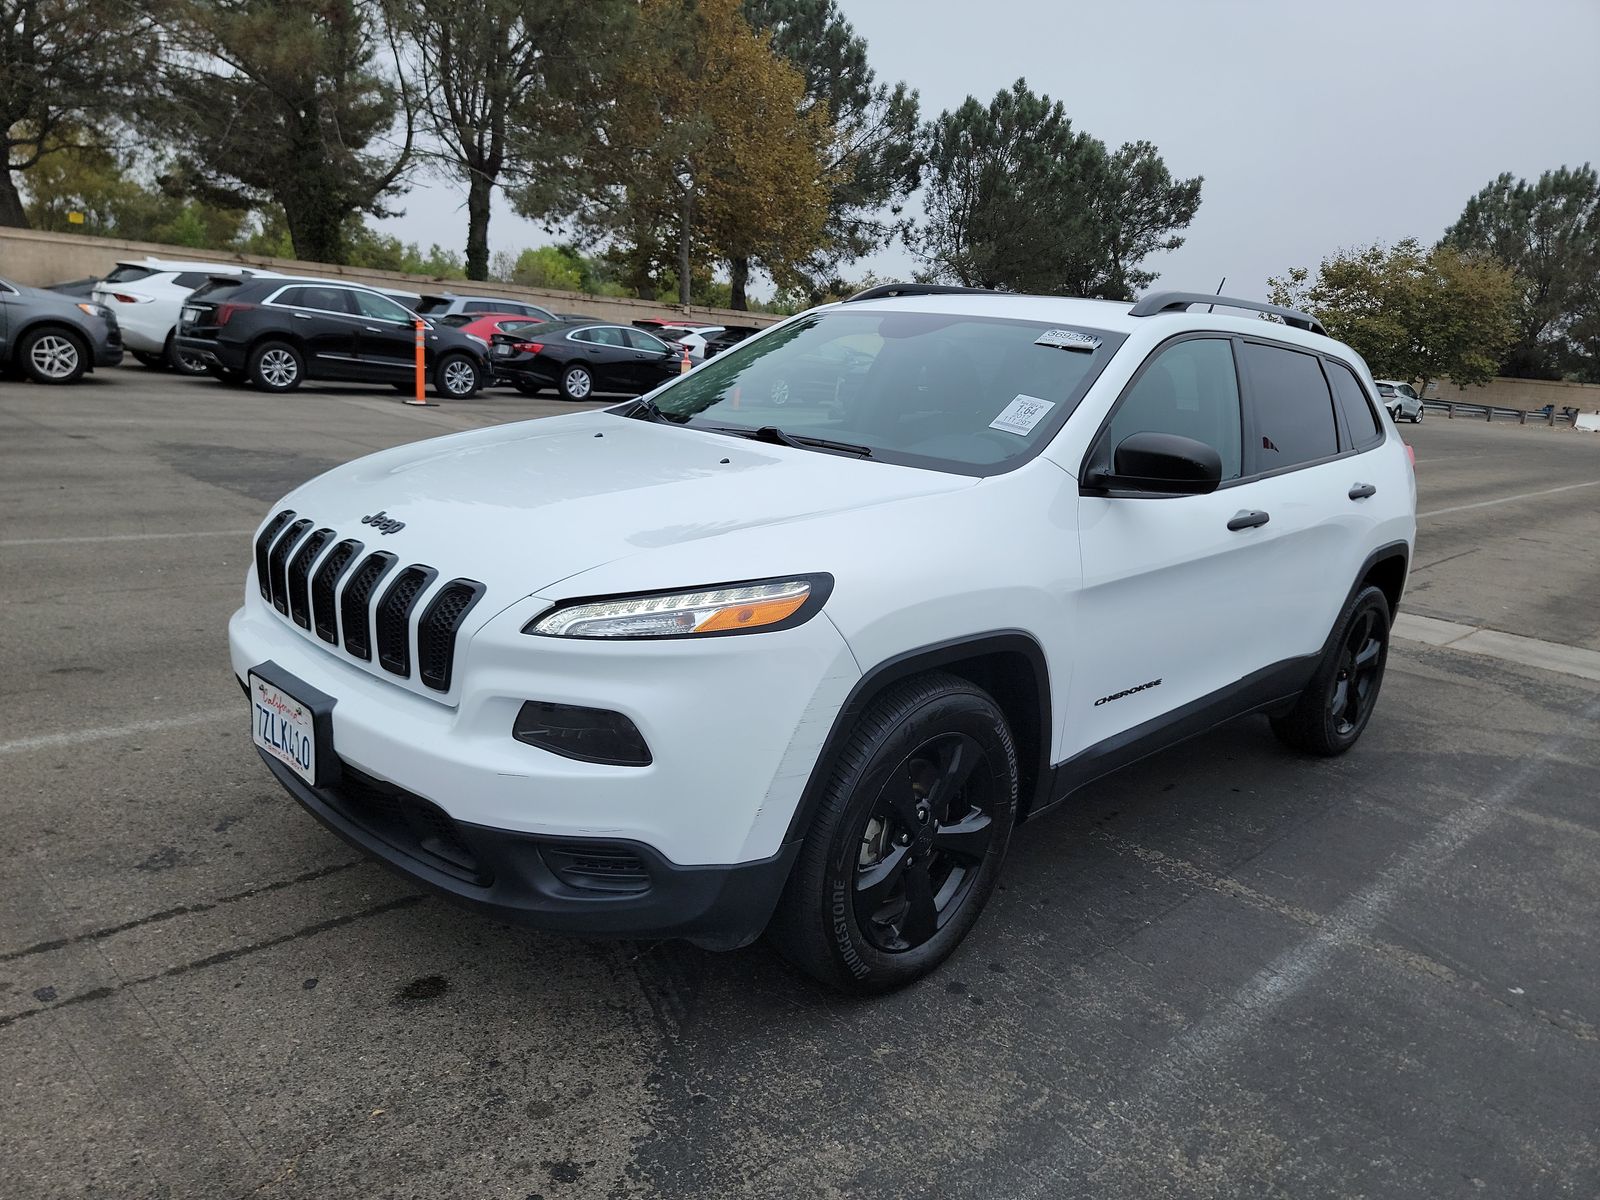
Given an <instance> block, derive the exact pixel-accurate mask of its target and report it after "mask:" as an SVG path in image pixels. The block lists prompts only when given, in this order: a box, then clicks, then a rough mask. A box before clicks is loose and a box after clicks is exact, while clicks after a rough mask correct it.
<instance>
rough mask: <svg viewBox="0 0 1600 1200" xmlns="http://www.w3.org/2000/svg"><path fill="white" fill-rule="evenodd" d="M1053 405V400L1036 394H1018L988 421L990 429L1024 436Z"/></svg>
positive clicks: (1030, 431)
mask: <svg viewBox="0 0 1600 1200" xmlns="http://www.w3.org/2000/svg"><path fill="white" fill-rule="evenodd" d="M1054 407H1055V401H1053V400H1041V399H1039V397H1037V396H1022V395H1019V396H1018V397H1017V398H1016V399H1015V400H1013V401H1012V402H1011V403H1010V404H1008V405H1006V406H1005V409H1004V410H1003V411H1002V412H1001V413H1000V415H999V416H998V417H996V418H995V419H994V420H992V421H990V422H989V428H990V429H999V430H1001V431H1003V432H1005V433H1014V434H1016V435H1017V436H1018V437H1026V436H1027V435H1028V434H1030V433H1032V432H1033V427H1034V426H1035V425H1037V424H1038V423H1039V422H1040V421H1042V420H1044V418H1045V414H1046V413H1048V412H1049V411H1050V410H1051V409H1052V408H1054Z"/></svg>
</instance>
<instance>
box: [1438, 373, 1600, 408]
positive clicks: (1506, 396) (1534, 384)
mask: <svg viewBox="0 0 1600 1200" xmlns="http://www.w3.org/2000/svg"><path fill="white" fill-rule="evenodd" d="M1427 398H1428V399H1429V400H1439V401H1441V402H1444V403H1452V402H1453V403H1456V404H1487V405H1493V406H1495V407H1499V408H1524V409H1527V410H1529V411H1530V412H1531V411H1532V410H1534V409H1536V408H1543V407H1544V406H1545V405H1546V404H1554V405H1555V406H1556V411H1557V412H1560V411H1561V410H1562V409H1563V408H1576V409H1579V410H1581V411H1583V412H1600V383H1567V382H1565V381H1562V380H1548V379H1491V380H1490V381H1489V382H1488V383H1486V384H1485V385H1484V386H1483V387H1458V386H1456V385H1455V384H1453V383H1451V382H1450V381H1449V380H1448V379H1444V380H1440V381H1439V383H1438V384H1437V385H1436V386H1434V387H1430V388H1429V389H1428V395H1427Z"/></svg>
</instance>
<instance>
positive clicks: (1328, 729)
mask: <svg viewBox="0 0 1600 1200" xmlns="http://www.w3.org/2000/svg"><path fill="white" fill-rule="evenodd" d="M1369 617H1370V619H1371V631H1370V637H1371V638H1372V639H1373V641H1374V642H1375V644H1376V658H1375V660H1374V661H1373V662H1372V664H1371V667H1370V669H1371V672H1372V673H1371V675H1370V677H1369V678H1368V679H1367V684H1368V687H1367V689H1366V690H1365V691H1364V692H1362V693H1361V696H1362V699H1361V704H1360V707H1359V711H1357V712H1356V713H1355V714H1354V716H1353V719H1352V717H1351V713H1350V711H1349V709H1348V708H1347V707H1342V706H1339V705H1338V703H1337V702H1338V698H1339V695H1340V692H1339V688H1340V686H1341V684H1343V685H1345V686H1346V688H1347V689H1359V687H1360V684H1361V681H1362V673H1363V672H1365V671H1366V670H1367V669H1368V668H1367V667H1366V665H1363V666H1362V667H1360V668H1359V669H1358V670H1357V671H1354V672H1352V670H1351V668H1352V659H1353V657H1354V655H1355V654H1358V653H1360V652H1361V648H1356V649H1355V650H1354V651H1352V648H1351V647H1350V645H1349V644H1348V643H1349V642H1350V640H1351V638H1352V635H1354V634H1356V632H1357V626H1358V624H1360V623H1362V622H1365V621H1367V620H1368V619H1369ZM1367 636H1368V635H1365V634H1363V635H1362V638H1363V641H1365V639H1366V637H1367ZM1388 659H1389V601H1388V600H1387V599H1386V598H1385V597H1384V594H1383V592H1382V591H1381V590H1380V589H1378V588H1375V587H1366V588H1363V589H1361V591H1359V592H1357V593H1356V595H1355V598H1354V599H1352V600H1351V601H1350V603H1349V605H1348V606H1347V607H1346V608H1345V610H1344V612H1343V613H1342V614H1341V615H1340V618H1339V624H1338V625H1337V627H1336V628H1335V631H1334V636H1333V638H1332V639H1331V640H1330V641H1329V643H1328V648H1327V650H1326V651H1324V653H1323V659H1322V662H1321V663H1319V664H1318V665H1317V670H1316V673H1315V674H1314V675H1312V677H1311V682H1310V683H1309V684H1307V685H1306V690H1305V691H1304V692H1302V693H1301V694H1300V699H1299V700H1298V701H1297V702H1296V703H1295V706H1294V707H1293V708H1292V709H1290V710H1289V711H1288V712H1287V713H1285V714H1283V715H1282V716H1277V717H1274V718H1272V731H1273V732H1274V733H1275V734H1277V735H1278V738H1279V740H1281V741H1282V742H1283V743H1284V744H1285V745H1287V746H1290V747H1291V748H1293V749H1295V750H1299V751H1301V752H1303V753H1306V754H1315V755H1318V756H1321V757H1325V758H1330V757H1332V756H1334V755H1337V754H1343V753H1344V752H1345V751H1346V750H1348V749H1350V747H1351V746H1354V745H1355V744H1356V742H1357V741H1358V740H1359V739H1360V737H1361V734H1362V731H1363V730H1365V729H1366V727H1367V723H1368V722H1369V721H1370V720H1371V719H1372V711H1373V708H1374V706H1375V705H1376V704H1377V701H1378V692H1379V689H1380V688H1381V687H1382V686H1383V672H1384V667H1385V665H1386V664H1387V662H1388ZM1346 694H1347V695H1348V691H1347V693H1346Z"/></svg>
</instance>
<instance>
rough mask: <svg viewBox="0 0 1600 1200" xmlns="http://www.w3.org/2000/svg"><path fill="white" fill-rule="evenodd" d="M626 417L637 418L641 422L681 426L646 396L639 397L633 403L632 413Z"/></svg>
mask: <svg viewBox="0 0 1600 1200" xmlns="http://www.w3.org/2000/svg"><path fill="white" fill-rule="evenodd" d="M628 415H629V416H630V417H638V418H639V419H640V420H641V421H665V422H667V423H668V424H669V425H677V424H681V422H678V421H674V420H673V419H672V418H671V417H669V416H667V414H666V413H664V412H662V411H661V409H660V408H659V407H658V406H657V405H656V402H655V401H654V400H652V399H650V398H649V397H648V396H640V397H639V398H638V399H637V400H636V401H635V403H634V409H633V411H632V412H631V413H629V414H628Z"/></svg>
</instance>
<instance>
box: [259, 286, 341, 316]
mask: <svg viewBox="0 0 1600 1200" xmlns="http://www.w3.org/2000/svg"><path fill="white" fill-rule="evenodd" d="M277 303H279V304H287V305H288V306H289V307H291V308H315V309H319V310H320V311H322V312H332V313H351V314H352V315H353V314H354V311H355V310H354V309H353V308H352V307H351V305H350V293H349V292H347V291H345V289H344V288H333V287H292V288H289V289H288V290H286V291H285V292H284V293H283V294H282V295H281V296H279V297H278V299H277Z"/></svg>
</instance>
